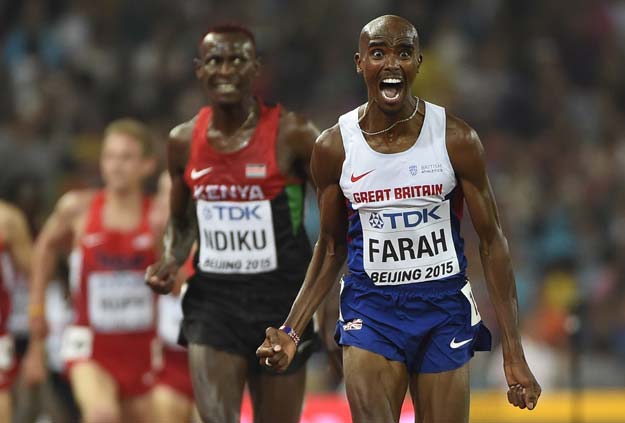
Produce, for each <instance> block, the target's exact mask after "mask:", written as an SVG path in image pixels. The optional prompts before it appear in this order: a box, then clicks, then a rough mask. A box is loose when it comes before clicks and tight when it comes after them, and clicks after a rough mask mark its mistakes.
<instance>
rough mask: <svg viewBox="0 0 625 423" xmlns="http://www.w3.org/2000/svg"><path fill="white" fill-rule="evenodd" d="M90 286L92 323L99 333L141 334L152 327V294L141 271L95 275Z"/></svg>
mask: <svg viewBox="0 0 625 423" xmlns="http://www.w3.org/2000/svg"><path fill="white" fill-rule="evenodd" d="M88 284H89V285H88V293H89V295H88V297H89V300H88V301H89V308H88V310H89V320H90V322H91V326H92V327H93V328H94V329H95V330H96V331H98V332H125V331H138V330H144V329H148V328H150V327H151V326H152V325H153V322H154V299H153V294H152V292H151V291H150V289H149V288H148V287H147V286H146V285H145V283H144V281H143V273H142V272H137V271H121V272H95V273H92V274H91V275H90V276H89V280H88Z"/></svg>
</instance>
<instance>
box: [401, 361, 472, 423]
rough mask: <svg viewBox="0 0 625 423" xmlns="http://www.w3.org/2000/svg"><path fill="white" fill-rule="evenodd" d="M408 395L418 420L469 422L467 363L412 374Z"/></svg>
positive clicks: (425, 421)
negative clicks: (456, 366)
mask: <svg viewBox="0 0 625 423" xmlns="http://www.w3.org/2000/svg"><path fill="white" fill-rule="evenodd" d="M410 394H411V396H412V401H413V404H414V408H415V421H416V422H417V423H434V422H458V423H462V422H465V423H466V422H468V421H469V363H466V364H465V365H464V366H462V367H460V368H458V369H455V370H448V371H446V372H440V373H420V374H414V375H412V376H411V378H410Z"/></svg>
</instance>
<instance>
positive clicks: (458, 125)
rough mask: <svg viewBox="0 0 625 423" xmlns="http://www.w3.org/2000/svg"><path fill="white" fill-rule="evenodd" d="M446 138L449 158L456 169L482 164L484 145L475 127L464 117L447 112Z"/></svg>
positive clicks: (460, 169) (461, 169)
mask: <svg viewBox="0 0 625 423" xmlns="http://www.w3.org/2000/svg"><path fill="white" fill-rule="evenodd" d="M446 122H447V123H446V128H445V137H446V138H445V139H446V141H445V142H446V144H447V151H448V152H449V158H450V160H451V163H452V165H453V166H454V169H455V170H456V171H463V170H466V168H467V167H471V166H476V165H479V164H482V166H483V156H484V147H483V146H482V142H481V141H480V137H479V136H478V135H477V132H476V131H475V129H473V128H472V127H471V126H469V125H468V124H467V123H466V122H465V121H463V120H462V119H460V118H458V117H456V116H454V115H452V114H450V113H447V120H446Z"/></svg>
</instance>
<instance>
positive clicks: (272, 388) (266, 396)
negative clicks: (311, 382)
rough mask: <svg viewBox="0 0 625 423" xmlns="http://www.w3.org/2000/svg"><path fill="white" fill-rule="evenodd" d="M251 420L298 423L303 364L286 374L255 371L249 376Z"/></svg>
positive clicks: (259, 422)
mask: <svg viewBox="0 0 625 423" xmlns="http://www.w3.org/2000/svg"><path fill="white" fill-rule="evenodd" d="M248 381H249V388H250V395H251V396H252V405H253V407H254V423H270V422H275V421H278V420H279V421H280V422H283V423H298V422H299V421H300V415H301V414H302V403H303V402H304V390H305V389H306V366H303V367H302V368H300V369H299V370H298V371H296V372H294V373H291V374H288V375H276V374H270V373H267V372H258V373H254V374H253V375H250V376H249V378H248Z"/></svg>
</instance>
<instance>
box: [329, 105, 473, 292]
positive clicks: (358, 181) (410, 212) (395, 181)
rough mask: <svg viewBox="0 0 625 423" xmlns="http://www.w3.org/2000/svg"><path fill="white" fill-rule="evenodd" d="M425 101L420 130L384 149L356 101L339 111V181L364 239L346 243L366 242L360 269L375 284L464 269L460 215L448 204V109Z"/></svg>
mask: <svg viewBox="0 0 625 423" xmlns="http://www.w3.org/2000/svg"><path fill="white" fill-rule="evenodd" d="M424 104H425V118H424V122H423V127H422V129H421V133H420V134H419V136H418V138H417V140H416V142H415V143H414V145H413V146H411V147H410V148H409V149H408V150H406V151H403V152H400V153H392V154H385V153H379V152H377V151H374V150H373V149H372V148H371V147H370V146H369V144H367V141H366V140H365V138H364V136H363V134H362V132H361V130H360V127H359V125H358V109H354V110H352V111H351V112H349V113H347V114H345V115H343V116H341V117H340V118H339V127H340V130H341V135H342V138H343V147H344V149H345V162H344V163H343V169H342V172H341V179H340V186H341V189H342V190H343V194H344V195H345V198H347V200H349V202H350V205H351V208H352V209H353V210H354V212H355V213H357V214H358V215H359V219H360V225H361V227H362V244H361V245H362V247H360V240H359V239H357V238H359V237H358V236H356V237H354V236H352V237H351V238H352V239H351V241H350V246H349V248H350V249H352V250H353V249H358V248H361V249H362V251H361V254H362V269H361V270H363V271H364V272H365V273H366V275H367V276H368V277H369V278H370V279H371V281H372V282H373V283H374V284H376V285H398V284H409V283H417V282H426V281H432V280H439V279H445V278H448V277H450V276H454V275H457V274H459V273H461V272H463V271H464V269H463V268H461V267H462V266H461V263H460V262H461V261H462V262H464V253H463V251H462V241H461V238H460V234H459V233H457V232H458V230H459V217H460V216H459V213H457V214H454V213H455V211H454V210H452V204H451V203H452V201H451V199H452V198H453V195H452V191H454V188H456V185H457V180H456V176H455V173H454V169H453V167H452V165H451V162H450V160H449V155H448V153H447V148H446V145H445V121H446V116H445V109H444V108H442V107H440V106H436V105H434V104H431V103H428V102H424ZM457 191H458V190H456V192H454V194H455V193H457ZM460 204H461V202H460ZM456 206H457V205H456ZM452 218H453V219H456V223H457V224H456V225H455V227H452V226H453V225H452ZM350 225H352V226H353V225H354V223H353V218H350ZM356 225H357V223H356ZM352 235H353V234H352ZM455 240H460V241H457V243H456V242H455ZM457 249H458V250H459V251H456V250H457ZM357 266H360V264H359V263H357ZM351 267H353V263H352V265H351ZM351 267H350V270H352V271H353V270H354V269H352V268H351ZM356 270H358V269H356Z"/></svg>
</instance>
